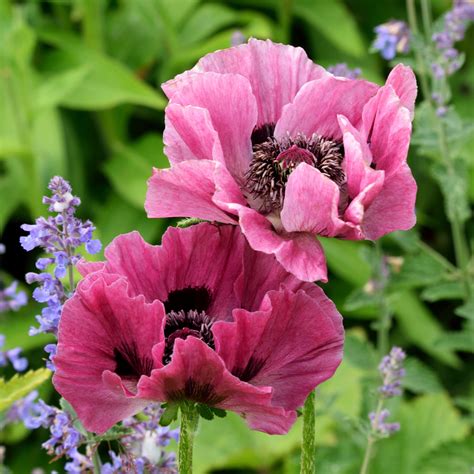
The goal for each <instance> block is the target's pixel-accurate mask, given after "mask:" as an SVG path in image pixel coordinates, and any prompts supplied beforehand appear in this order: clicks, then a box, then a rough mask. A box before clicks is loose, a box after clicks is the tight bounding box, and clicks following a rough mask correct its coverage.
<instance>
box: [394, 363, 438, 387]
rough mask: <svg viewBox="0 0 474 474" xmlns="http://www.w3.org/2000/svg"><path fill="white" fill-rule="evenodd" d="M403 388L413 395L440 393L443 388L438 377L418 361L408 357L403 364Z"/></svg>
mask: <svg viewBox="0 0 474 474" xmlns="http://www.w3.org/2000/svg"><path fill="white" fill-rule="evenodd" d="M405 371H406V373H405V377H403V386H404V387H405V388H407V389H408V390H410V391H412V392H414V393H434V392H441V391H442V390H443V386H442V385H441V382H440V381H439V378H438V375H437V374H436V372H435V371H434V370H432V369H431V368H430V367H429V366H428V365H426V364H425V363H424V362H422V361H421V360H419V359H416V358H414V357H409V358H408V359H407V360H406V362H405Z"/></svg>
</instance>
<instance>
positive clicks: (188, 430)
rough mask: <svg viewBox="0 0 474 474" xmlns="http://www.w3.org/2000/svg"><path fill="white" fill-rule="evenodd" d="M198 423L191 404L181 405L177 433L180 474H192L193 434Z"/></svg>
mask: <svg viewBox="0 0 474 474" xmlns="http://www.w3.org/2000/svg"><path fill="white" fill-rule="evenodd" d="M198 421H199V414H198V412H197V410H196V408H195V406H194V404H193V403H189V402H183V403H182V405H181V428H180V433H179V446H178V466H179V473H180V474H191V473H192V472H193V445H194V434H195V432H196V428H197V424H198Z"/></svg>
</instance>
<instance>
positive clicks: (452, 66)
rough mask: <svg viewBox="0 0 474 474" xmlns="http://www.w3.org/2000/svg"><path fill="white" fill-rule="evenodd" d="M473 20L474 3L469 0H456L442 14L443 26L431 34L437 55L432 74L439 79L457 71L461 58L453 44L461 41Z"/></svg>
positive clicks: (461, 62) (461, 61)
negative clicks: (450, 7)
mask: <svg viewBox="0 0 474 474" xmlns="http://www.w3.org/2000/svg"><path fill="white" fill-rule="evenodd" d="M473 21H474V3H473V2H472V1H471V0H458V1H455V2H454V5H453V8H452V9H451V10H449V11H448V12H447V13H446V14H445V15H444V21H443V28H442V30H441V31H437V32H436V33H434V34H433V36H432V39H433V41H434V43H435V46H436V49H437V53H438V54H437V57H436V58H435V60H434V62H433V64H432V65H431V68H432V71H433V75H434V77H435V78H436V79H438V80H440V79H442V78H444V77H445V76H450V75H452V74H454V73H455V72H456V71H458V70H459V69H460V68H461V66H462V64H463V59H462V57H461V56H460V54H459V51H458V50H457V49H456V48H454V44H455V43H457V42H458V41H461V40H462V39H463V38H464V36H465V34H466V29H467V27H468V26H469V24H470V23H471V22H473Z"/></svg>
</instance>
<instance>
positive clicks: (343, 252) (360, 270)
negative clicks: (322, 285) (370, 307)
mask: <svg viewBox="0 0 474 474" xmlns="http://www.w3.org/2000/svg"><path fill="white" fill-rule="evenodd" d="M319 240H320V242H321V244H322V245H323V248H324V253H325V254H326V259H327V261H328V265H329V269H330V270H331V272H333V273H334V274H335V275H337V276H339V277H340V278H342V279H343V280H345V281H347V282H349V283H351V284H352V285H354V286H356V287H362V286H363V285H364V283H365V282H366V281H367V280H368V279H369V278H370V274H371V268H370V265H369V263H368V262H367V261H366V260H365V259H364V258H363V257H362V249H363V248H364V247H365V246H366V244H364V243H362V242H352V241H350V240H336V239H329V238H320V239H319Z"/></svg>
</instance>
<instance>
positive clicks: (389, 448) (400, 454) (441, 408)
mask: <svg viewBox="0 0 474 474" xmlns="http://www.w3.org/2000/svg"><path fill="white" fill-rule="evenodd" d="M392 418H393V419H394V420H397V421H399V422H400V426H401V429H400V431H399V432H398V433H396V434H395V435H393V437H392V438H390V439H388V440H382V441H380V442H379V443H378V446H377V455H376V457H375V459H374V460H373V462H372V466H371V470H370V472H371V474H386V473H387V466H390V470H391V472H394V473H407V474H408V473H413V474H414V473H418V472H420V471H419V466H420V463H421V461H422V459H423V458H424V457H425V456H426V455H428V453H430V452H432V451H434V450H436V449H438V447H440V446H441V445H443V444H444V443H446V442H449V441H456V440H462V439H463V438H464V437H465V436H466V435H467V433H468V425H467V423H466V422H465V421H463V420H462V419H461V416H460V414H459V413H458V411H457V410H456V409H455V407H454V406H453V404H452V402H451V400H450V399H449V397H448V396H447V395H446V394H445V393H439V394H430V395H424V396H422V397H419V398H417V399H415V400H413V401H412V402H410V403H403V404H402V405H401V407H400V409H399V411H398V412H394V413H393V414H392ZM446 474H447V472H446ZM450 474H451V473H450ZM453 474H454V473H453ZM456 474H457V473H456Z"/></svg>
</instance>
